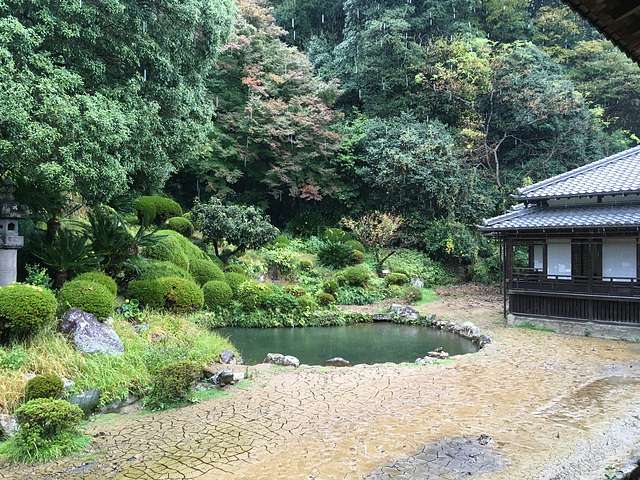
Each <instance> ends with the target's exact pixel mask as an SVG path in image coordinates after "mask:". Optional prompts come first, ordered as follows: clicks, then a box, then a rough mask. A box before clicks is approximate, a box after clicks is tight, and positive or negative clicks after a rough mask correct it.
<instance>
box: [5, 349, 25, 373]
mask: <svg viewBox="0 0 640 480" xmlns="http://www.w3.org/2000/svg"><path fill="white" fill-rule="evenodd" d="M25 354H26V350H25V349H24V347H23V346H22V345H15V346H14V347H13V348H9V349H8V351H7V350H5V349H4V348H0V367H2V368H6V369H8V370H13V371H15V370H19V369H20V367H22V365H24V362H25Z"/></svg>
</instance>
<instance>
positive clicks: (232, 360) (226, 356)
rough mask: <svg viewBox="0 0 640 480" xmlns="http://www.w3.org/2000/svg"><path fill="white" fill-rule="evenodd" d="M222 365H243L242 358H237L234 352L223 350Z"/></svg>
mask: <svg viewBox="0 0 640 480" xmlns="http://www.w3.org/2000/svg"><path fill="white" fill-rule="evenodd" d="M220 363H222V364H224V365H243V364H244V360H242V357H238V358H236V355H235V354H234V353H233V350H222V351H221V352H220Z"/></svg>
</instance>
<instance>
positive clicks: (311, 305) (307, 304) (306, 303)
mask: <svg viewBox="0 0 640 480" xmlns="http://www.w3.org/2000/svg"><path fill="white" fill-rule="evenodd" d="M298 306H299V307H300V310H306V311H310V312H313V311H314V310H315V309H316V308H318V304H317V303H316V301H315V300H314V299H313V297H312V296H311V295H302V296H301V297H298Z"/></svg>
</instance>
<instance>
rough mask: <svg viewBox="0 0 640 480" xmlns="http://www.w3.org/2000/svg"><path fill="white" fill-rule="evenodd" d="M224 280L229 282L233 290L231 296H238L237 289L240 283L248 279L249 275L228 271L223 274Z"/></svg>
mask: <svg viewBox="0 0 640 480" xmlns="http://www.w3.org/2000/svg"><path fill="white" fill-rule="evenodd" d="M224 280H225V282H227V283H228V284H229V286H230V287H231V290H232V291H233V298H238V289H239V288H240V285H242V284H243V283H245V282H248V281H249V277H247V276H246V275H243V274H241V273H235V272H229V273H227V274H225V276H224Z"/></svg>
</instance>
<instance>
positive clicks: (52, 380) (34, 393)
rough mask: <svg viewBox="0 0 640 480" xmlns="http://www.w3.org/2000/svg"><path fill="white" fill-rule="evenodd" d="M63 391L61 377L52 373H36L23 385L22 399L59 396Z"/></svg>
mask: <svg viewBox="0 0 640 480" xmlns="http://www.w3.org/2000/svg"><path fill="white" fill-rule="evenodd" d="M63 391H64V383H63V381H62V379H61V378H60V377H59V376H57V375H54V374H52V373H45V374H43V375H36V376H35V377H33V378H32V379H31V380H29V381H28V382H27V384H26V385H25V387H24V400H25V402H28V401H29V400H33V399H35V398H60V396H61V395H62V392H63Z"/></svg>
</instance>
